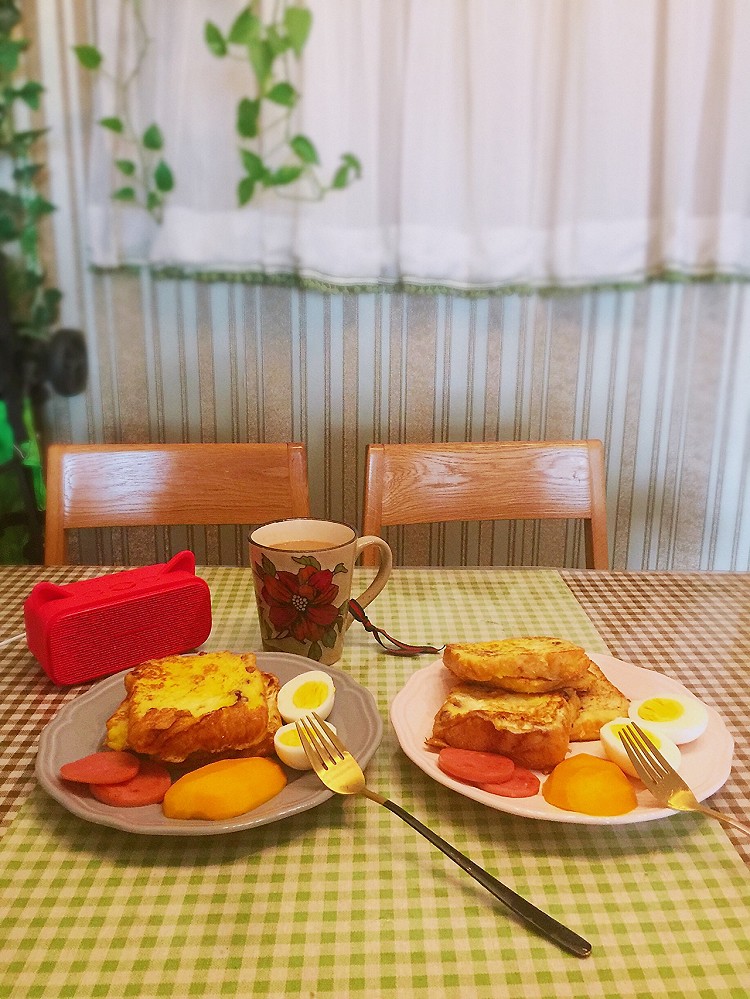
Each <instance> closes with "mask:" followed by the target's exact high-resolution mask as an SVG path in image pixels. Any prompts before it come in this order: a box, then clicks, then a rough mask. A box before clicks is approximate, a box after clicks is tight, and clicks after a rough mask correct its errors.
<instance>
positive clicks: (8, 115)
mask: <svg viewBox="0 0 750 999" xmlns="http://www.w3.org/2000/svg"><path fill="white" fill-rule="evenodd" d="M20 20H21V14H20V11H19V9H18V6H17V4H16V3H15V2H14V0H0V164H2V174H3V178H2V185H1V186H0V260H1V262H2V270H3V275H2V276H3V282H4V288H5V292H6V294H7V298H8V307H9V309H10V317H9V318H10V322H11V324H12V326H13V328H14V330H15V332H16V333H17V334H18V335H19V336H20V337H21V338H23V339H25V340H28V341H32V342H33V341H42V340H46V339H48V338H49V335H50V328H51V326H52V325H53V324H54V323H55V322H56V320H57V316H58V311H59V304H60V299H61V297H62V294H61V292H60V291H59V289H57V288H51V287H48V286H46V279H45V272H44V268H43V266H42V263H41V258H40V252H39V238H40V233H39V227H40V225H41V223H42V220H43V219H44V217H45V216H47V215H49V214H50V213H51V212H53V211H54V210H55V206H54V205H52V204H51V203H50V202H49V201H48V200H47V199H46V198H45V197H44V196H43V195H42V193H41V191H40V189H39V187H38V184H39V180H40V174H41V172H42V169H43V167H42V164H41V163H39V162H37V160H36V159H35V157H34V149H35V147H36V145H37V143H38V142H39V140H40V139H41V138H42V137H43V136H44V135H45V134H46V131H47V130H46V129H43V128H41V129H39V128H30V129H26V128H21V129H19V128H17V119H18V118H19V117H20V115H19V114H18V113H17V112H18V109H19V107H20V108H25V109H26V110H27V112H28V111H38V110H39V108H40V99H41V95H42V93H43V91H44V88H43V86H42V85H41V83H38V82H37V81H35V80H24V81H22V80H20V79H19V71H20V70H21V61H22V56H23V53H24V52H25V51H26V49H27V48H28V47H29V41H28V39H26V38H18V37H15V35H16V27H17V25H18V24H19V23H20Z"/></svg>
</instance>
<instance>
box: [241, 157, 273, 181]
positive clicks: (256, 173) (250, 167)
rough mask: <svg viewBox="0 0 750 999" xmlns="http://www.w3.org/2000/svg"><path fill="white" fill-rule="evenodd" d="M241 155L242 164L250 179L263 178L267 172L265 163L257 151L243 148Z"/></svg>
mask: <svg viewBox="0 0 750 999" xmlns="http://www.w3.org/2000/svg"><path fill="white" fill-rule="evenodd" d="M240 156H241V158H242V165H243V167H244V168H245V173H246V174H247V176H248V177H249V178H250V180H252V181H256V180H261V179H262V178H263V177H264V176H265V174H266V172H267V171H266V168H265V165H264V163H263V160H262V159H261V158H260V156H258V154H257V153H254V152H252V151H251V150H249V149H241V150H240Z"/></svg>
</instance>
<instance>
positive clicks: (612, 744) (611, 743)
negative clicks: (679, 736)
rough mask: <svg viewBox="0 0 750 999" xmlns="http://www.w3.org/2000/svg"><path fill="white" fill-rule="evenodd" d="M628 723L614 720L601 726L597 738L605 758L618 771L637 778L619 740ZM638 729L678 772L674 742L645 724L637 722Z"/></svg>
mask: <svg viewBox="0 0 750 999" xmlns="http://www.w3.org/2000/svg"><path fill="white" fill-rule="evenodd" d="M630 721H631V720H630V718H615V719H614V721H610V722H607V724H606V725H602V728H601V732H600V733H599V737H600V739H601V742H602V748H603V749H604V752H605V754H606V756H607V758H608V759H610V760H612V762H613V763H616V764H617V766H618V767H619V768H620V770H623V771H624V772H625V773H626V774H629V775H630V776H631V777H637V776H638V774H637V773H636V771H635V767H634V766H633V764H632V763H631V762H630V757H629V756H628V754H627V752H626V750H625V747H624V746H623V744H622V740H621V739H620V730H621V729H623V728H625V727H626V726H627V725H629V724H630ZM638 727H639V728H640V729H641V730H642V731H643V732H645V734H646V735H647V736H648V738H649V739H650V740H651V742H652V743H653V744H654V745H655V746H656V748H657V749H658V750H659V752H660V753H661V755H662V756H663V757H664V759H665V760H666V761H667V763H671V765H672V766H673V767H674V768H675V770H679V769H680V760H681V755H680V751H679V749H678V748H677V746H676V745H675V744H674V742H672V740H671V739H669V738H668V737H667V736H665V735H661V734H660V733H659V732H655V731H654V730H653V729H652V728H651V726H649V725H646V724H645V723H644V724H641V723H640V721H639V722H638Z"/></svg>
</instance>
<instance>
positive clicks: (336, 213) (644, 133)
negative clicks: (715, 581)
mask: <svg viewBox="0 0 750 999" xmlns="http://www.w3.org/2000/svg"><path fill="white" fill-rule="evenodd" d="M298 2H299V3H301V2H302V0H298ZM244 6H245V4H244V3H242V2H241V0H143V2H142V5H141V10H142V14H143V19H144V23H145V26H146V29H147V33H148V36H149V45H148V49H147V52H146V56H145V58H144V61H143V64H142V66H141V69H140V72H139V73H138V74H137V76H136V78H135V81H134V83H133V85H132V86H131V98H132V113H133V116H134V119H137V122H138V127H139V128H146V127H147V126H148V125H149V124H150V123H151V122H156V123H158V125H159V127H160V129H161V130H162V132H163V135H164V140H165V142H164V149H163V155H164V158H165V159H166V161H167V162H168V163H169V165H170V167H171V168H172V170H173V173H174V177H175V187H174V190H173V191H171V192H170V193H169V194H168V197H167V198H166V204H165V209H164V216H163V220H162V221H161V223H157V222H155V221H154V220H153V219H152V218H151V217H150V216H149V215H148V214H147V213H146V212H145V211H144V210H142V209H139V208H137V207H134V206H132V205H127V204H123V203H119V202H116V201H113V200H112V198H111V192H112V190H113V189H114V188H115V187H116V185H117V183H118V182H119V181H118V178H117V176H116V171H115V168H114V167H113V160H114V159H116V158H117V157H118V156H122V155H123V152H122V149H121V147H120V148H118V142H119V141H120V140H119V139H118V137H117V136H116V135H115V134H113V133H111V132H107V131H106V130H104V129H102V128H100V127H99V126H96V125H95V124H94V123H93V122H92V129H93V131H92V160H91V183H90V206H89V222H90V229H89V237H90V252H91V261H92V263H94V264H96V265H99V266H103V267H114V266H120V265H122V264H126V263H137V264H146V265H149V266H152V267H155V268H167V269H169V268H172V269H174V270H175V271H176V272H178V273H185V274H204V275H205V274H207V273H213V274H217V275H222V276H227V275H243V276H247V277H251V276H253V275H255V276H257V275H266V276H268V277H269V278H274V277H275V278H285V277H290V276H291V277H294V278H296V279H302V280H307V281H310V282H322V283H326V284H332V285H335V286H349V287H363V286H371V285H381V286H382V285H386V286H392V285H401V286H408V287H428V288H438V287H439V288H448V289H477V290H479V291H482V290H491V289H502V288H518V287H521V286H530V287H544V286H547V287H549V286H557V287H562V286H579V285H591V284H605V283H626V282H631V281H639V280H643V279H644V278H647V277H649V276H664V275H666V274H668V273H670V272H678V273H679V274H681V275H686V276H703V275H717V274H723V275H737V276H738V275H748V274H750V219H749V214H750V141H748V135H750V114H749V113H748V112H749V109H750V100H749V98H750V3H748V0H554V2H551V0H308V3H307V4H306V6H307V7H308V8H309V10H310V11H311V13H312V15H313V22H312V30H311V33H310V36H309V41H308V43H307V45H306V47H305V49H304V52H303V54H302V58H301V60H300V61H299V63H298V64H297V69H296V70H295V72H296V76H295V78H294V85H295V87H296V88H297V89H298V91H299V92H300V94H301V95H302V96H301V101H300V104H299V106H298V108H297V109H296V111H295V112H294V114H295V120H294V125H295V129H296V130H298V131H299V132H301V133H303V134H304V135H307V136H309V137H310V138H311V139H312V140H313V141H314V143H315V145H316V147H317V149H318V151H319V154H320V158H321V161H322V170H323V172H324V173H325V174H326V175H327V176H329V177H330V176H332V175H333V173H334V172H335V170H336V168H337V165H338V163H339V157H340V156H341V154H342V153H352V154H354V155H355V156H356V157H357V158H358V160H359V161H360V162H361V165H362V177H361V179H360V180H358V181H356V182H355V183H352V184H351V185H350V186H348V187H346V188H345V189H343V190H338V191H332V192H330V193H328V194H327V195H326V196H325V197H324V198H323V199H322V200H319V201H309V200H299V199H298V198H290V197H280V196H279V194H278V193H275V192H273V191H265V192H263V193H262V194H261V195H260V196H259V197H254V198H253V199H252V201H251V202H250V203H248V204H247V205H246V206H245V207H238V204H237V197H236V190H237V184H238V182H239V180H240V178H241V176H242V167H241V161H240V154H239V151H238V149H239V146H240V144H241V142H240V140H239V137H238V136H237V134H236V132H235V115H236V107H237V103H238V101H239V100H240V99H241V98H242V97H243V96H248V95H249V94H250V93H251V91H252V77H251V74H250V71H249V68H248V64H247V62H246V61H245V62H242V61H241V60H239V59H230V58H225V59H218V58H216V57H215V56H214V55H212V54H211V53H210V52H209V50H208V47H207V45H206V43H205V41H204V27H205V23H206V22H207V21H211V22H213V23H214V24H216V25H218V26H219V27H220V28H222V29H223V30H228V29H229V26H230V25H231V24H232V22H233V21H234V19H235V18H236V17H237V15H238V13H239V12H240V11H241V10H242V9H243V7H244ZM273 6H274V5H273V4H272V3H270V2H269V3H264V4H262V5H261V7H262V8H263V9H264V10H267V11H271V10H272V9H273ZM133 9H134V4H133V2H132V0H97V2H96V6H95V10H96V17H97V37H96V39H95V40H93V41H94V43H95V44H96V45H97V46H98V47H99V49H100V50H101V52H102V53H103V55H104V64H103V67H105V68H106V67H108V68H109V69H114V68H115V67H119V72H120V75H122V73H123V72H127V71H128V64H129V61H130V62H131V63H132V60H133V58H134V53H135V48H136V46H135V42H134V39H135V38H136V31H135V28H134V18H133ZM96 80H97V83H96V89H95V101H94V104H95V107H94V117H95V118H96V119H98V118H101V117H104V116H107V115H108V114H111V111H112V107H113V100H114V86H115V85H114V83H113V82H112V81H111V80H109V79H108V78H107V77H106V76H105V75H104V74H103V73H102V72H101V71H99V72H98V73H97V74H96ZM282 193H291V191H290V192H282Z"/></svg>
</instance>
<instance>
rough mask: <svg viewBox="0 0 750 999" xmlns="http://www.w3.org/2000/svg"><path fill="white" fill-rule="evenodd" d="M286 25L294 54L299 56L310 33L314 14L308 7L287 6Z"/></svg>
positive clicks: (285, 13)
mask: <svg viewBox="0 0 750 999" xmlns="http://www.w3.org/2000/svg"><path fill="white" fill-rule="evenodd" d="M284 27H285V28H286V33H287V35H288V36H289V41H290V42H291V45H292V48H293V49H294V54H295V55H296V56H297V57H298V58H299V56H300V55H301V54H302V49H303V48H304V47H305V42H306V41H307V37H308V35H309V34H310V28H311V27H312V14H311V13H310V11H309V10H307V8H306V7H287V9H286V10H285V11H284Z"/></svg>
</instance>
